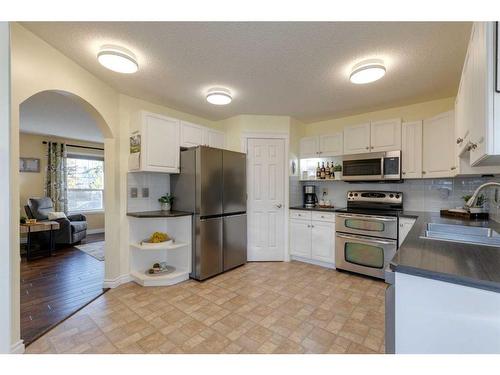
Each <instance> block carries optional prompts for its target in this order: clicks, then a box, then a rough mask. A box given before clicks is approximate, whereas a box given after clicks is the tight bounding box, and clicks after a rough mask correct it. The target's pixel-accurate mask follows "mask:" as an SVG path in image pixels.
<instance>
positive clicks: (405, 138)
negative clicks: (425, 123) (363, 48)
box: [401, 121, 422, 178]
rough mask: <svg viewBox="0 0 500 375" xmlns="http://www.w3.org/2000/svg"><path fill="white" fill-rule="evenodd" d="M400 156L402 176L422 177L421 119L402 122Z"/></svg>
mask: <svg viewBox="0 0 500 375" xmlns="http://www.w3.org/2000/svg"><path fill="white" fill-rule="evenodd" d="M401 158H402V164H403V165H402V167H403V168H402V169H403V170H402V174H403V178H421V177H422V121H413V122H406V123H403V125H402V139H401Z"/></svg>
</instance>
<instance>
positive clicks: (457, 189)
mask: <svg viewBox="0 0 500 375" xmlns="http://www.w3.org/2000/svg"><path fill="white" fill-rule="evenodd" d="M487 181H497V182H500V178H498V177H497V178H495V177H491V178H490V177H457V178H443V179H421V180H405V181H404V182H403V183H387V184H384V183H354V184H353V183H347V182H343V181H323V182H317V181H314V182H301V181H299V180H298V178H297V177H290V206H294V205H301V204H302V186H304V185H315V186H316V193H317V195H318V199H321V196H322V190H323V189H326V191H327V199H329V200H330V201H331V202H332V204H333V205H334V206H335V207H344V206H345V205H346V194H347V191H349V190H388V191H402V192H403V194H404V201H403V204H404V209H405V210H407V211H429V212H438V211H439V210H441V209H443V208H455V207H461V206H463V204H464V200H463V199H462V197H463V196H464V195H468V194H472V193H473V192H474V190H475V189H476V188H477V187H478V186H479V185H481V184H483V183H485V182H487ZM485 195H486V196H487V198H488V199H487V202H486V205H487V208H488V209H489V212H490V215H491V217H492V218H493V219H495V221H498V220H497V218H500V208H499V207H498V203H496V202H494V195H495V189H489V190H487V191H485ZM499 199H500V198H499Z"/></svg>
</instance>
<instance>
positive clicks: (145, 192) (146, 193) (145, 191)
mask: <svg viewBox="0 0 500 375" xmlns="http://www.w3.org/2000/svg"><path fill="white" fill-rule="evenodd" d="M142 197H143V198H149V188H147V187H145V188H142Z"/></svg>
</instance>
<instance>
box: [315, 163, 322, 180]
mask: <svg viewBox="0 0 500 375" xmlns="http://www.w3.org/2000/svg"><path fill="white" fill-rule="evenodd" d="M320 178H321V168H320V166H319V161H318V168H316V179H318V180H319V179H320Z"/></svg>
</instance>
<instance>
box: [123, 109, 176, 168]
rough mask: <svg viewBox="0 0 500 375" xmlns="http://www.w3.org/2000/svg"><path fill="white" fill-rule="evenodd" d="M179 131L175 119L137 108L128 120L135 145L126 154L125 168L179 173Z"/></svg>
mask: <svg viewBox="0 0 500 375" xmlns="http://www.w3.org/2000/svg"><path fill="white" fill-rule="evenodd" d="M179 132H180V122H179V120H177V119H174V118H170V117H166V116H162V115H158V114H155V113H150V112H145V111H141V112H140V113H139V116H138V119H137V120H136V121H135V122H134V123H133V124H132V134H131V136H132V137H133V139H135V143H136V148H137V142H138V143H139V146H138V152H135V153H131V154H130V159H129V169H130V170H132V171H147V172H164V173H179V156H180V151H179V149H180V144H179Z"/></svg>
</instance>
